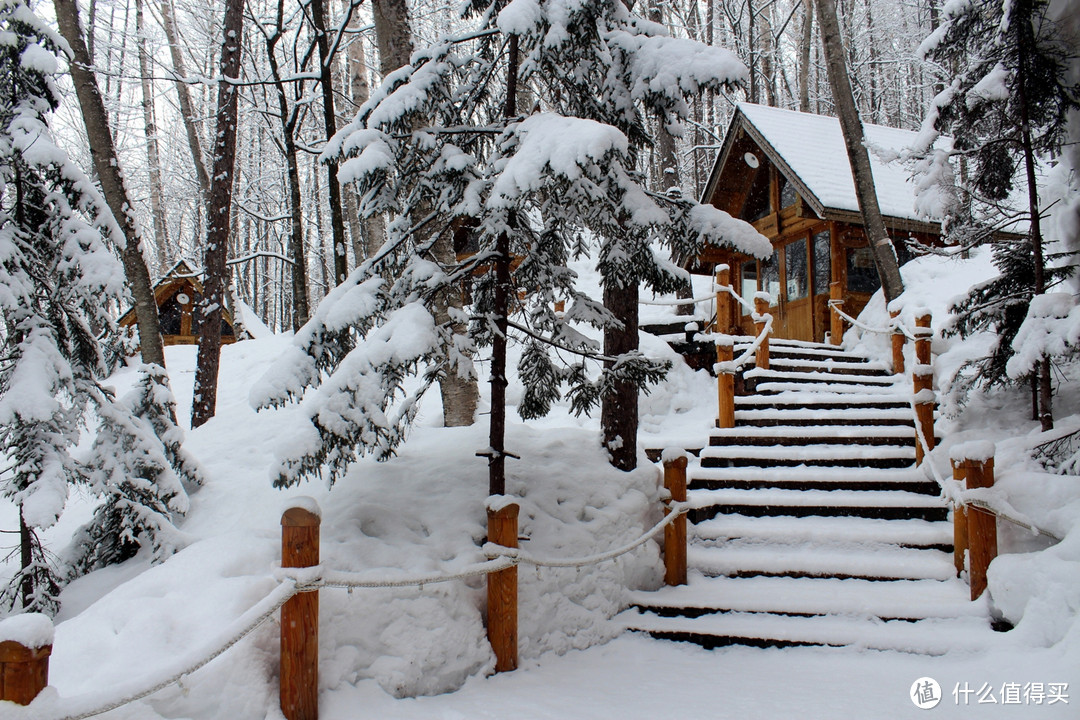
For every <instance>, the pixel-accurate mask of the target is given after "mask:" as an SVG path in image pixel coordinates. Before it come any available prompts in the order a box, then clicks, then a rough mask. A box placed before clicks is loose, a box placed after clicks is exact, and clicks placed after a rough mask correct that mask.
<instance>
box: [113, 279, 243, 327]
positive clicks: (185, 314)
mask: <svg viewBox="0 0 1080 720" xmlns="http://www.w3.org/2000/svg"><path fill="white" fill-rule="evenodd" d="M202 298H203V285H202V283H201V282H199V279H198V277H197V273H196V272H195V271H194V270H193V269H192V268H191V265H189V264H188V263H187V262H185V261H184V260H180V261H178V262H177V263H176V264H175V265H173V266H172V268H170V270H169V271H168V272H167V273H165V275H164V277H162V278H161V280H159V281H158V282H157V284H156V285H154V299H155V300H156V301H157V306H158V317H159V318H160V319H161V337H162V340H164V342H165V345H198V344H199V317H198V313H196V312H193V309H194V308H195V307H196V306H197V305H198V303H199V302H201V301H202ZM118 323H119V325H120V329H121V330H123V331H126V332H130V333H134V332H135V308H134V307H132V308H131V309H129V310H128V311H127V312H126V313H124V314H123V315H121V316H120V320H119V321H118ZM238 334H239V333H237V331H236V323H235V321H234V319H233V312H232V309H231V308H229V307H228V306H226V307H225V308H223V309H222V320H221V344H222V345H228V344H229V343H234V342H236V341H237V339H238V338H237V336H238Z"/></svg>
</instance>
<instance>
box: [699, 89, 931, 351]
mask: <svg viewBox="0 0 1080 720" xmlns="http://www.w3.org/2000/svg"><path fill="white" fill-rule="evenodd" d="M864 131H865V134H866V137H867V140H868V142H869V143H870V144H871V145H873V146H877V147H884V148H888V149H891V150H896V151H899V150H901V149H903V148H905V147H908V146H910V145H911V144H912V143H913V141H914V139H915V133H913V132H910V131H907V130H897V129H895V128H888V127H881V126H878V125H865V126H864ZM870 164H871V165H872V166H873V173H874V184H875V187H876V188H877V195H878V203H879V205H880V206H881V213H882V215H883V216H884V219H885V225H886V227H887V228H888V230H889V234H890V236H891V237H892V238H893V244H894V246H895V247H896V250H897V255H898V257H899V260H900V263H901V264H903V263H904V262H905V261H906V260H908V259H910V253H909V251H908V249H907V245H906V242H907V241H908V240H909V239H911V240H915V241H917V242H920V243H923V244H935V243H938V242H940V232H941V230H940V225H939V224H938V223H935V222H929V221H927V220H925V219H920V218H919V217H917V216H916V214H915V209H914V208H915V191H914V186H913V185H912V183H911V181H910V179H909V175H908V171H907V169H906V168H904V167H903V166H900V165H898V164H886V163H883V162H882V161H881V160H879V159H878V158H877V157H875V155H874V153H873V152H871V153H870ZM702 202H707V203H710V204H712V205H714V206H715V207H717V208H719V209H721V210H724V211H726V212H727V213H729V214H731V215H732V216H734V217H737V218H741V219H743V220H746V221H747V222H749V223H751V224H753V226H754V227H755V228H757V230H758V232H760V233H761V234H762V235H764V236H766V237H767V238H769V240H771V241H772V245H773V256H772V258H771V259H770V260H767V261H764V262H759V261H758V260H756V259H754V258H750V257H747V256H745V255H741V254H739V253H735V252H732V251H730V250H727V249H721V248H707V249H706V250H705V251H704V252H703V253H702V254H701V255H700V256H699V261H700V263H701V265H712V264H715V263H726V264H728V265H730V266H731V278H732V283H733V284H734V286H735V288H736V290H738V291H739V292H740V293H741V294H742V296H743V297H744V298H746V299H747V301H748V302H750V304H753V295H754V293H755V292H757V291H758V290H764V291H766V292H768V293H769V295H771V296H772V299H773V303H774V305H773V307H772V309H771V312H772V314H773V317H774V321H773V323H774V324H773V333H774V335H775V336H776V337H781V338H789V339H793V340H813V341H817V342H821V341H823V340H824V339H825V333H826V331H827V330H828V328H829V308H828V301H829V296H830V284H831V283H834V282H835V283H839V284H840V285H839V292H840V294H841V296H842V299H843V300H844V305H843V309H844V312H846V313H847V314H849V315H853V316H855V315H858V314H859V312H860V311H861V310H862V309H863V307H864V306H865V305H866V303H867V301H868V300H869V299H870V296H871V295H872V294H873V293H874V291H876V290H877V289H878V287H880V281H879V279H878V275H877V269H876V268H875V266H874V261H873V257H872V256H871V254H870V248H869V246H868V244H867V239H866V234H865V233H864V232H863V226H862V218H861V216H860V215H859V206H858V202H857V201H856V199H855V184H854V182H853V181H852V177H851V169H850V166H849V165H848V158H847V152H846V150H845V147H844V137H843V134H842V132H841V130H840V123H839V121H838V120H837V119H836V118H832V117H826V116H823V115H810V114H807V113H801V112H795V111H792V110H781V109H778V108H772V107H765V106H762V105H754V104H750V103H740V104H739V105H738V107H737V109H736V111H735V115H734V117H732V119H731V123H730V125H729V126H728V130H727V134H726V136H725V138H724V144H723V146H722V148H721V150H720V154H719V156H718V157H717V160H716V165H715V166H714V167H713V171H712V174H711V175H710V177H709V182H708V185H707V186H706V188H705V194H704V198H703V200H702ZM718 326H719V328H720V330H721V331H722V332H735V333H738V334H753V324H752V323H751V322H750V317H749V315H747V314H745V310H742V309H741V308H736V309H735V310H734V315H733V316H732V317H730V318H726V319H725V318H719V319H718Z"/></svg>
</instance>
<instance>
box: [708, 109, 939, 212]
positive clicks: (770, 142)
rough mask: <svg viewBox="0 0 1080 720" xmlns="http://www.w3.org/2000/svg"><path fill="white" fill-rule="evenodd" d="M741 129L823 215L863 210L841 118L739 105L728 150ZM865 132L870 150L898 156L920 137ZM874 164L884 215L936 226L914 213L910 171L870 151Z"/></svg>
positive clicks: (870, 128) (877, 128) (877, 129)
mask: <svg viewBox="0 0 1080 720" xmlns="http://www.w3.org/2000/svg"><path fill="white" fill-rule="evenodd" d="M740 125H741V126H742V127H743V128H745V130H746V131H747V133H748V134H749V135H750V136H751V137H752V138H753V139H754V141H755V142H756V143H757V144H758V145H759V146H760V147H761V148H762V150H764V151H765V153H766V154H767V155H768V156H769V160H770V161H771V162H772V163H773V164H774V165H776V166H777V167H778V168H779V169H780V170H781V172H783V173H784V175H785V176H786V177H787V178H788V180H789V181H790V182H792V183H794V184H795V185H796V187H798V189H799V190H800V194H801V195H802V196H803V199H805V200H806V201H807V202H808V203H809V204H810V206H811V207H813V208H814V210H815V211H816V212H817V213H818V214H819V215H824V214H826V213H828V211H829V210H833V211H837V210H838V211H841V212H845V213H857V212H858V211H859V204H858V201H857V200H856V198H855V183H854V181H853V180H852V177H851V167H850V165H849V164H848V157H847V150H846V149H845V146H844V135H843V132H842V131H841V129H840V121H839V120H837V119H836V118H834V117H828V116H826V115H811V114H809V113H802V112H797V111H794V110H782V109H780V108H774V107H767V106H764V105H755V104H753V103H739V104H738V107H737V112H736V114H735V117H734V118H732V122H731V126H730V127H729V129H728V137H727V139H726V141H725V149H727V148H728V147H730V143H731V141H732V135H733V134H734V130H735V129H736V128H737V127H739V126H740ZM863 129H864V132H865V134H866V139H867V144H868V145H869V146H870V147H872V148H885V149H888V150H891V151H894V152H899V151H901V150H903V149H904V148H906V147H909V146H911V145H912V144H913V143H914V140H915V137H916V133H914V132H912V131H910V130H899V129H896V128H890V127H884V126H881V125H870V124H864V125H863ZM726 154H727V153H726V152H722V153H721V155H720V158H719V159H718V167H717V168H715V169H714V171H713V176H712V178H711V179H710V184H709V187H708V188H707V191H706V192H707V195H706V197H711V196H712V193H713V192H714V191H715V183H716V182H717V180H718V179H719V174H720V170H721V168H720V167H719V164H720V163H721V162H723V161H724V160H725V155H726ZM870 165H871V167H872V170H873V173H874V185H875V187H876V189H877V196H878V204H879V205H880V207H881V213H882V214H883V215H885V216H888V217H892V218H898V219H903V220H911V221H917V222H935V219H934V218H927V217H920V216H919V215H918V213H916V211H915V186H914V184H913V183H912V181H911V178H910V174H909V171H908V168H906V167H905V166H904V165H903V164H901V163H897V162H893V163H885V162H883V161H882V160H881V158H880V157H878V156H877V155H876V154H875V153H874V152H873V151H871V152H870Z"/></svg>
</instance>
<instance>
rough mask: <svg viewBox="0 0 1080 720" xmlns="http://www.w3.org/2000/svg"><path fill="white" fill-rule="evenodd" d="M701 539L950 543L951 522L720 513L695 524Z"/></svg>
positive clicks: (951, 535) (951, 539)
mask: <svg viewBox="0 0 1080 720" xmlns="http://www.w3.org/2000/svg"><path fill="white" fill-rule="evenodd" d="M692 532H693V535H694V537H696V538H698V539H700V540H706V541H708V540H713V541H715V540H726V539H729V538H743V539H760V540H766V539H769V540H774V541H776V542H780V543H797V542H811V541H815V540H816V541H832V542H866V543H896V544H898V545H900V544H908V545H951V544H952V541H953V527H952V523H950V522H944V521H931V520H920V519H907V520H883V519H880V518H861V517H822V516H818V515H811V516H809V517H771V516H766V517H748V516H746V515H719V516H717V517H714V518H712V519H710V520H704V521H702V522H700V523H698V524H696V525H693V526H692Z"/></svg>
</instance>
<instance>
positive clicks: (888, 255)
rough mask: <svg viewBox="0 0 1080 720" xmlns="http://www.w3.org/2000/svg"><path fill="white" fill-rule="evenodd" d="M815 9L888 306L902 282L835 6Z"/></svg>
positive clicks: (823, 3)
mask: <svg viewBox="0 0 1080 720" xmlns="http://www.w3.org/2000/svg"><path fill="white" fill-rule="evenodd" d="M817 9H818V21H819V23H820V25H821V42H822V47H823V49H824V53H825V67H826V70H827V71H828V74H829V85H830V86H831V87H832V94H833V101H834V102H835V103H836V111H837V112H836V114H837V116H838V117H839V118H840V127H841V129H842V130H843V132H844V145H845V146H846V147H847V154H848V162H849V163H850V164H851V175H852V178H853V179H854V181H855V196H856V198H857V199H858V201H859V212H860V213H861V214H862V217H863V226H864V227H865V229H866V234H867V237H868V238H869V240H870V251H871V253H872V254H873V258H874V265H876V266H877V271H878V276H880V278H881V288H882V290H883V291H884V292H885V301H886V302H892V301H893V300H895V299H896V298H897V297H899V295H900V294H901V293H902V292H904V281H903V279H902V278H901V277H900V268H899V267H898V265H897V263H896V251H895V250H894V249H893V245H892V241H891V240H889V234H888V232H887V231H886V230H885V223H884V221H883V220H882V218H881V210H880V209H879V208H878V202H877V190H876V188H875V187H874V177H873V175H872V174H871V170H870V156H869V154H868V153H867V151H866V146H865V145H863V129H862V121H861V120H859V112H858V110H857V109H856V108H855V99H854V97H853V96H852V94H851V85H850V84H849V82H848V75H847V70H846V68H845V67H844V48H843V44H842V43H841V40H840V27H839V25H838V23H837V21H836V4H835V2H834V0H817Z"/></svg>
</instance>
